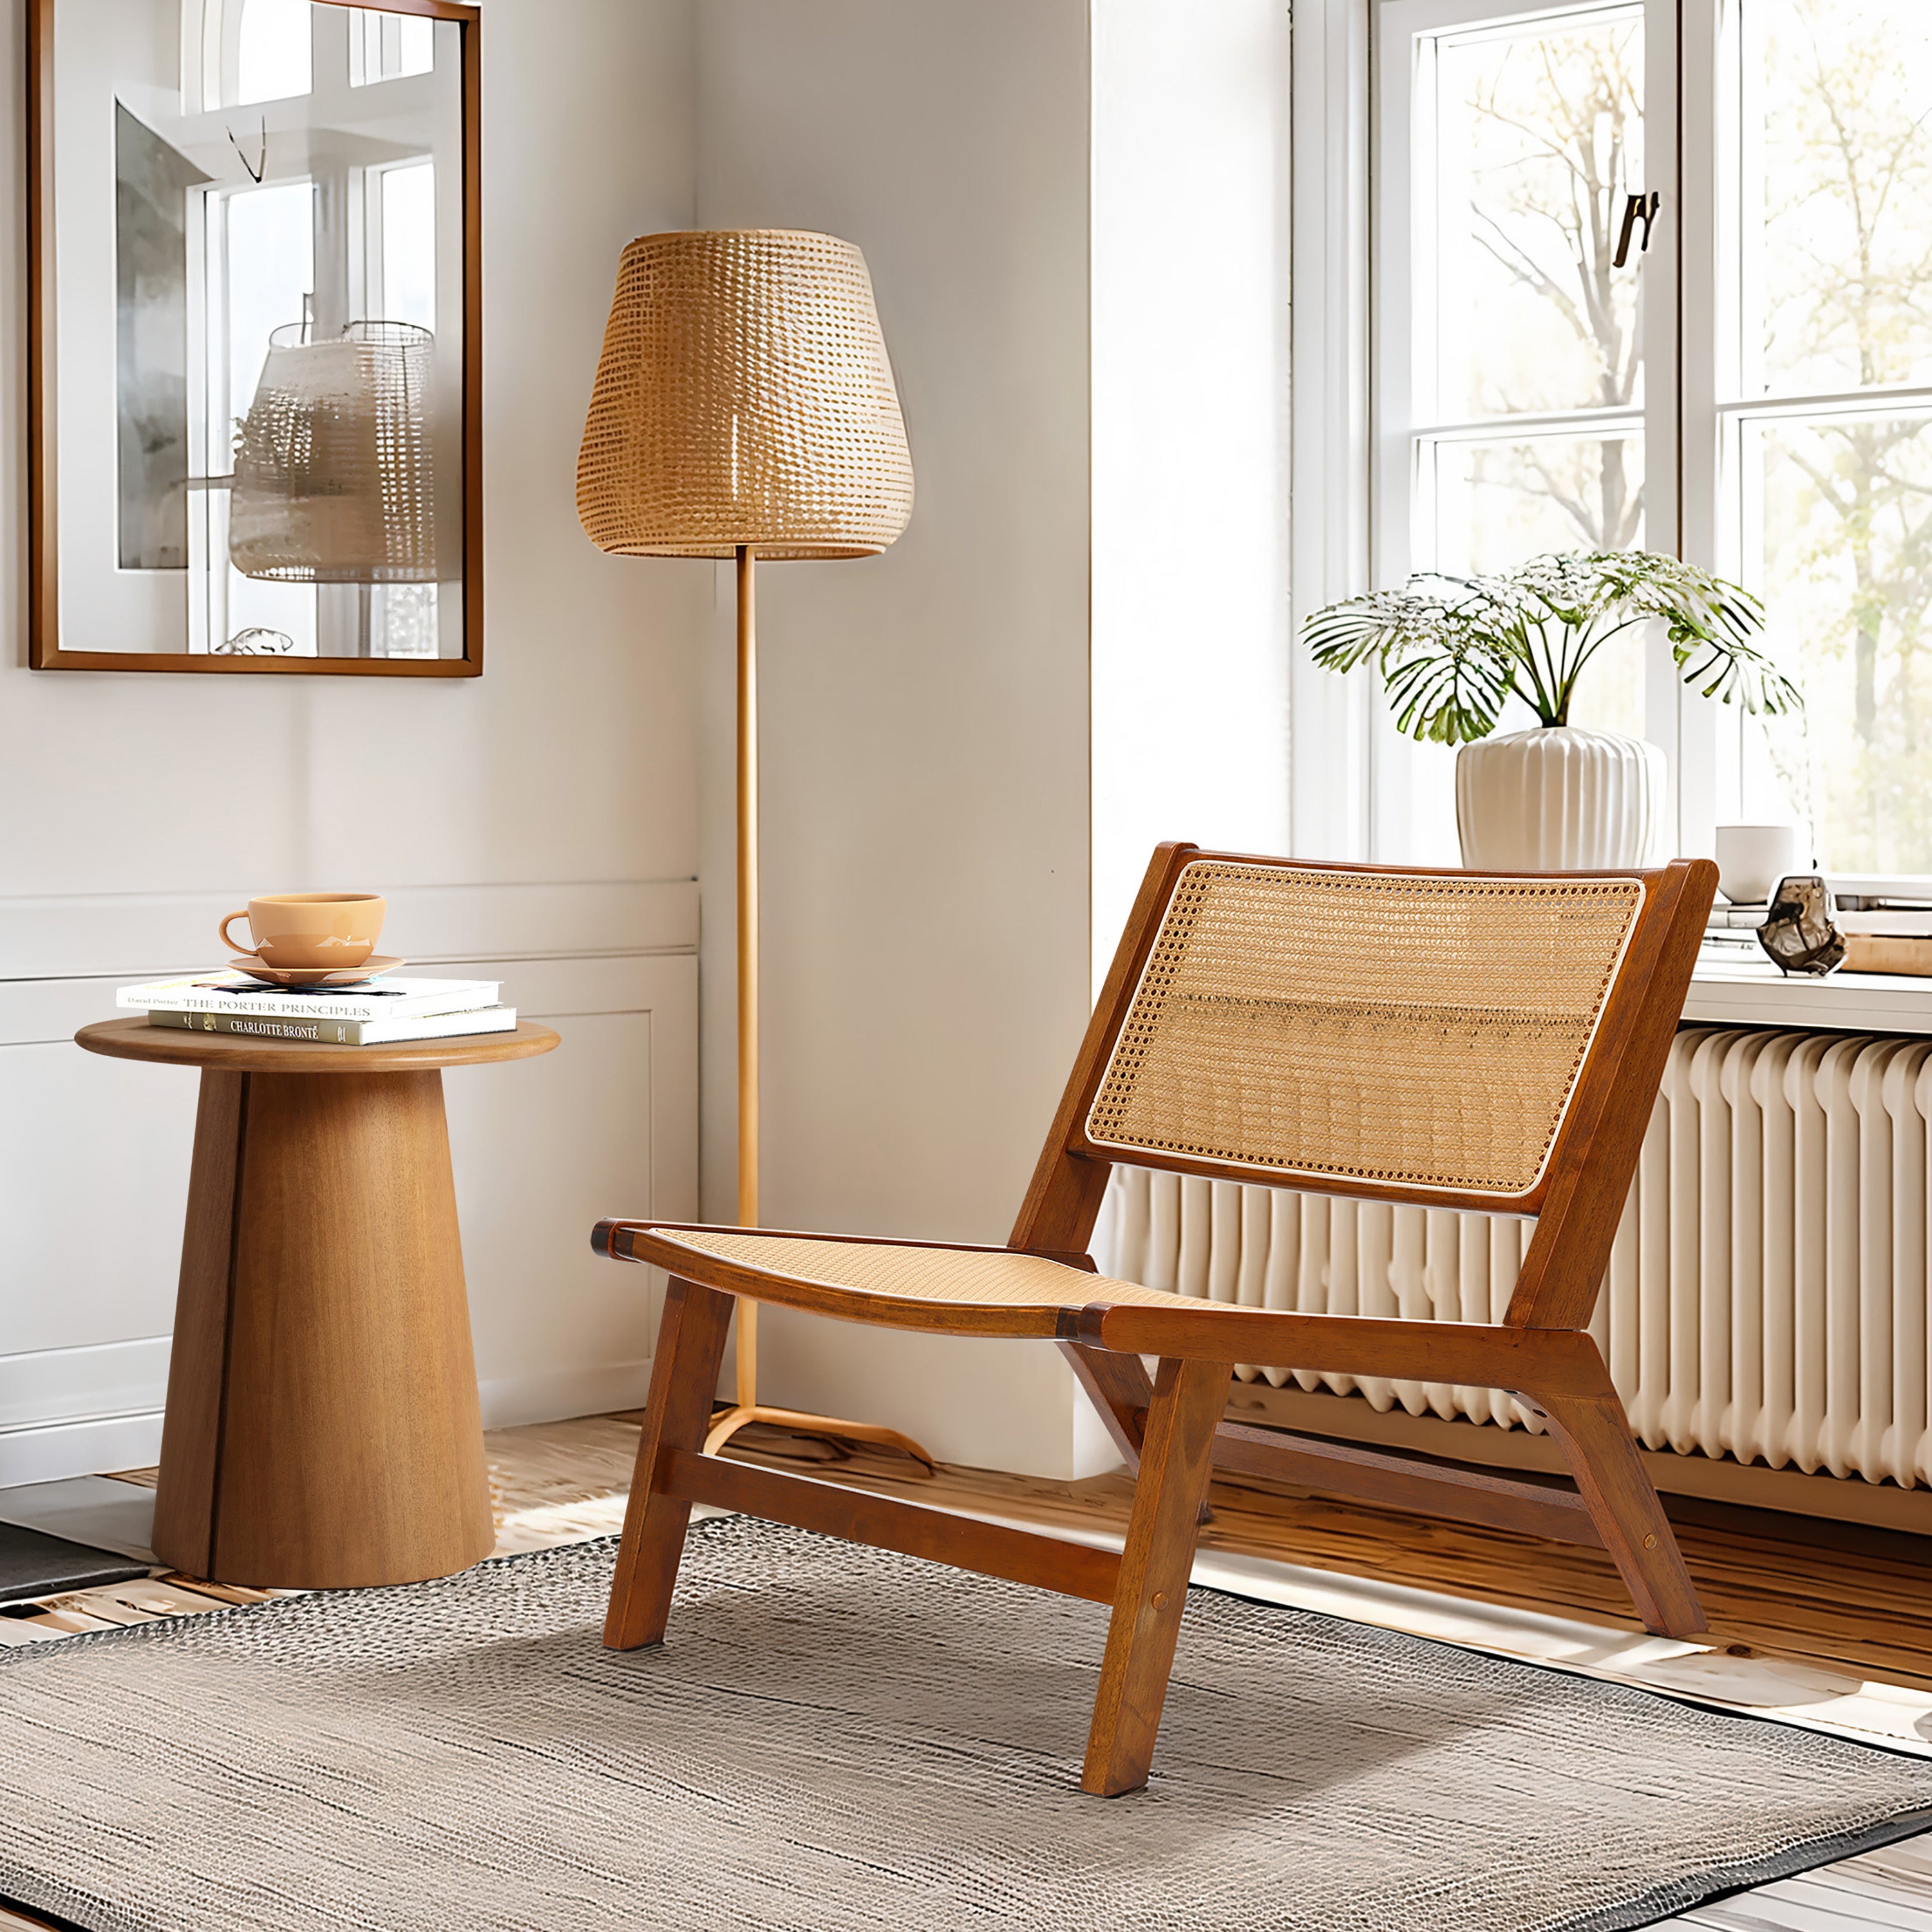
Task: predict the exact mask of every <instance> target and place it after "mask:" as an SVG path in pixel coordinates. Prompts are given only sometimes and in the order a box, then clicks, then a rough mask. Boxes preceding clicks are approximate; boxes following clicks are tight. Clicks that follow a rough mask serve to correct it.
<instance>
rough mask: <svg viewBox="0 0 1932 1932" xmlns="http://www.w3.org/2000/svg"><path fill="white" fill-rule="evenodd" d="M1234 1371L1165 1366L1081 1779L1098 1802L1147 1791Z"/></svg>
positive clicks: (1222, 1365) (1219, 1365) (1202, 1365)
mask: <svg viewBox="0 0 1932 1932" xmlns="http://www.w3.org/2000/svg"><path fill="white" fill-rule="evenodd" d="M1232 1373H1233V1371H1232V1368H1231V1367H1230V1365H1229V1364H1227V1363H1226V1362H1193V1361H1175V1360H1165V1361H1163V1362H1162V1364H1161V1365H1160V1375H1159V1376H1158V1377H1157V1379H1156V1381H1155V1383H1154V1401H1153V1404H1152V1406H1151V1408H1150V1409H1149V1410H1148V1421H1147V1433H1146V1436H1145V1438H1144V1439H1143V1440H1142V1445H1141V1466H1140V1479H1139V1482H1138V1483H1137V1484H1136V1486H1135V1489H1134V1508H1133V1516H1132V1517H1131V1518H1130V1520H1129V1521H1128V1524H1127V1548H1126V1550H1124V1552H1123V1553H1122V1554H1121V1575H1120V1584H1119V1587H1118V1589H1117V1591H1116V1592H1115V1597H1114V1615H1113V1619H1112V1622H1111V1623H1110V1624H1109V1626H1108V1629H1107V1655H1106V1661H1104V1662H1103V1664H1102V1665H1101V1667H1100V1694H1099V1696H1098V1697H1097V1698H1096V1699H1095V1700H1094V1727H1093V1730H1092V1731H1091V1733H1089V1734H1088V1740H1087V1763H1086V1768H1085V1771H1084V1772H1082V1775H1081V1779H1080V1786H1081V1789H1082V1790H1084V1791H1091V1792H1093V1793H1095V1794H1096V1795H1097V1796H1100V1797H1103V1798H1118V1796H1120V1795H1121V1793H1123V1792H1127V1791H1138V1790H1139V1789H1140V1788H1141V1787H1142V1785H1144V1784H1146V1782H1147V1779H1148V1765H1149V1763H1151V1761H1152V1760H1153V1757H1154V1739H1155V1737H1156V1736H1157V1734H1158V1733H1159V1731H1160V1711H1161V1706H1162V1704H1163V1703H1164V1702H1165V1701H1166V1697H1167V1679H1168V1674H1169V1672H1170V1671H1171V1670H1172V1669H1173V1667H1174V1646H1175V1639H1176V1638H1177V1637H1178V1636H1179V1635H1180V1634H1181V1615H1182V1613H1183V1612H1184V1610H1186V1608H1187V1578H1188V1574H1189V1572H1190V1571H1191V1570H1192V1569H1193V1565H1194V1537H1195V1528H1196V1518H1197V1517H1198V1516H1199V1513H1200V1508H1201V1504H1202V1499H1203V1498H1204V1497H1205V1496H1206V1494H1207V1493H1208V1476H1209V1474H1210V1472H1211V1470H1212V1469H1213V1466H1214V1432H1215V1430H1217V1428H1218V1427H1220V1421H1221V1416H1222V1413H1223V1410H1224V1409H1226V1407H1227V1403H1228V1381H1229V1376H1231V1374H1232Z"/></svg>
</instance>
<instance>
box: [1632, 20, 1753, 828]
mask: <svg viewBox="0 0 1932 1932" xmlns="http://www.w3.org/2000/svg"><path fill="white" fill-rule="evenodd" d="M1722 4H1723V0H1652V5H1653V7H1668V9H1669V10H1670V13H1671V14H1672V15H1673V16H1674V17H1673V19H1672V20H1670V28H1669V33H1668V36H1667V37H1666V35H1665V34H1664V33H1662V32H1660V33H1659V34H1658V54H1659V55H1660V57H1661V58H1660V61H1659V63H1658V64H1659V65H1664V66H1666V67H1667V75H1661V74H1656V73H1655V69H1654V70H1653V74H1654V78H1653V83H1652V84H1653V85H1657V84H1658V83H1660V82H1663V83H1664V84H1667V86H1669V88H1670V116H1669V126H1670V130H1671V134H1672V136H1673V143H1674V145H1675V147H1676V154H1675V157H1674V160H1675V164H1676V178H1677V192H1676V208H1677V219H1676V222H1675V223H1673V231H1674V238H1675V240H1676V248H1674V249H1673V251H1671V255H1672V258H1673V263H1672V266H1673V279H1674V281H1675V282H1676V289H1675V291H1674V294H1675V300H1674V301H1673V302H1672V304H1671V305H1670V312H1669V314H1667V316H1664V317H1660V318H1659V320H1658V332H1657V335H1655V336H1654V337H1653V338H1652V340H1653V341H1654V342H1655V353H1654V355H1653V356H1652V360H1651V364H1650V374H1651V375H1652V378H1653V380H1655V382H1656V388H1655V390H1654V391H1653V392H1652V395H1653V399H1654V400H1653V409H1655V407H1657V403H1658V401H1659V400H1661V398H1663V397H1664V395H1665V393H1666V392H1667V390H1669V391H1670V392H1673V393H1672V394H1671V395H1670V412H1671V420H1670V422H1669V423H1668V424H1664V423H1661V422H1660V423H1659V424H1658V430H1657V433H1658V434H1659V435H1660V437H1667V438H1668V440H1669V443H1670V445H1671V446H1674V451H1675V461H1674V462H1673V463H1671V464H1670V466H1669V467H1670V481H1671V489H1672V495H1673V498H1674V499H1675V500H1674V502H1673V505H1672V508H1673V512H1674V514H1673V516H1672V517H1671V519H1670V522H1669V523H1662V522H1660V523H1658V525H1655V526H1653V527H1654V528H1655V529H1656V532H1657V538H1656V547H1658V548H1659V549H1667V548H1675V549H1676V552H1677V553H1678V554H1679V556H1682V557H1684V558H1685V559H1686V560H1687V561H1688V562H1692V563H1696V564H1700V565H1703V567H1704V568H1706V569H1715V568H1717V567H1718V562H1719V557H1720V553H1721V548H1722V538H1721V529H1720V526H1719V518H1718V490H1719V488H1720V487H1721V480H1720V479H1721V474H1722V472H1723V465H1722V463H1721V449H1720V446H1719V442H1718V428H1719V425H1718V411H1717V402H1718V377H1719V368H1718V362H1719V348H1720V342H1719V332H1720V328H1721V320H1720V319H1721V316H1722V315H1723V314H1724V313H1725V310H1724V300H1725V290H1724V278H1723V277H1721V275H1720V274H1719V272H1718V262H1719V251H1720V249H1721V247H1722V246H1723V245H1724V237H1723V236H1721V234H1720V233H1719V226H1718V194H1719V190H1720V181H1721V178H1722V176H1723V175H1724V172H1725V161H1724V154H1725V143H1726V142H1727V140H1728V139H1730V138H1731V130H1727V129H1726V128H1724V127H1722V126H1721V124H1720V121H1719V117H1718V94H1719V92H1720V90H1719V89H1718V83H1717V62H1718V50H1719V43H1720V33H1721V19H1720V12H1721V6H1722ZM1659 25H1660V26H1662V25H1663V23H1662V22H1660V23H1659ZM1668 192H1669V191H1668V190H1666V193H1667V195H1668ZM1659 306H1660V307H1661V306H1662V305H1659ZM1662 467H1663V466H1662V465H1660V468H1662ZM1673 530H1674V533H1675V542H1674V544H1673V541H1672V540H1671V532H1673ZM1659 628H1660V631H1661V627H1659ZM1651 652H1652V661H1651V676H1650V678H1649V685H1650V691H1651V699H1650V705H1649V712H1650V717H1651V721H1652V732H1653V735H1655V736H1657V737H1658V739H1659V742H1661V743H1663V744H1664V745H1665V746H1666V748H1667V749H1669V750H1670V751H1672V752H1673V756H1672V757H1671V760H1670V763H1671V769H1672V779H1673V791H1674V793H1675V799H1674V804H1675V807H1676V829H1677V847H1676V849H1677V850H1679V852H1709V851H1710V850H1712V845H1713V841H1714V839H1715V834H1716V827H1717V825H1718V821H1719V820H1720V819H1729V818H1732V817H1735V816H1736V811H1737V802H1736V790H1737V730H1738V719H1737V713H1736V711H1735V710H1734V709H1732V710H1727V709H1726V708H1725V707H1724V706H1721V705H1719V704H1718V703H1715V702H1713V701H1712V700H1710V699H1708V698H1703V697H1697V696H1696V695H1695V694H1694V693H1692V692H1691V691H1688V690H1687V689H1686V688H1685V686H1684V685H1683V682H1682V680H1681V679H1679V676H1678V675H1677V671H1676V666H1675V664H1673V661H1672V660H1671V655H1670V643H1669V640H1667V638H1665V637H1663V636H1662V635H1661V634H1659V635H1658V636H1657V637H1655V638H1654V639H1653V640H1652V644H1651ZM1667 733H1670V735H1669V736H1667V735H1666V734H1667ZM1673 736H1674V739H1675V743H1674V745H1673V742H1672V739H1673Z"/></svg>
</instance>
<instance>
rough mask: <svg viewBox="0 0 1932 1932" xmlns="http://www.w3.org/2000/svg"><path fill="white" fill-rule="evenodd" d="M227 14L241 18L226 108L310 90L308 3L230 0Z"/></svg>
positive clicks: (311, 58) (311, 56)
mask: <svg viewBox="0 0 1932 1932" xmlns="http://www.w3.org/2000/svg"><path fill="white" fill-rule="evenodd" d="M226 11H227V12H228V13H233V14H236V15H239V19H238V20H236V23H235V86H234V90H233V92H232V93H231V92H226V91H224V92H223V95H222V96H221V98H222V100H223V103H224V104H226V105H227V106H229V107H251V106H253V105H254V104H255V103H256V102H257V101H287V100H289V99H290V98H293V97H294V96H296V95H303V94H307V93H309V92H311V91H312V89H314V84H315V81H314V23H313V22H312V21H311V19H310V7H309V0H228V4H227V7H226ZM427 24H428V23H425V25H427ZM225 25H226V23H224V26H225ZM224 37H225V35H224Z"/></svg>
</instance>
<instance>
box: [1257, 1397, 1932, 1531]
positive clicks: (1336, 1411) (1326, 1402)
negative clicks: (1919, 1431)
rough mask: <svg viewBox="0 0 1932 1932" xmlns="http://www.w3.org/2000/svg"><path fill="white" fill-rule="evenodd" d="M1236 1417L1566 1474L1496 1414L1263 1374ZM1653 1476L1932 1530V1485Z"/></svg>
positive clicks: (1710, 1470) (1547, 1447)
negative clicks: (1428, 1408) (1387, 1404)
mask: <svg viewBox="0 0 1932 1932" xmlns="http://www.w3.org/2000/svg"><path fill="white" fill-rule="evenodd" d="M1228 1415H1229V1418H1230V1420H1232V1421H1237V1422H1259V1423H1266V1424H1273V1425H1274V1427H1277V1428H1281V1429H1295V1430H1301V1431H1302V1432H1303V1433H1304V1434H1307V1435H1310V1436H1331V1437H1334V1438H1335V1439H1338V1440H1340V1441H1342V1442H1368V1443H1374V1444H1378V1445H1382V1446H1383V1447H1385V1448H1399V1449H1412V1450H1415V1451H1419V1452H1421V1454H1424V1455H1429V1456H1441V1457H1446V1458H1447V1459H1448V1460H1451V1461H1452V1462H1457V1463H1482V1464H1485V1465H1487V1466H1488V1467H1490V1468H1491V1469H1535V1470H1541V1471H1544V1472H1547V1473H1552V1474H1557V1475H1561V1474H1563V1473H1565V1463H1564V1461H1563V1456H1562V1451H1560V1450H1559V1449H1558V1448H1557V1446H1556V1444H1555V1443H1554V1442H1551V1441H1550V1439H1549V1438H1548V1437H1547V1436H1532V1434H1530V1433H1529V1431H1528V1430H1522V1429H1499V1428H1498V1427H1496V1425H1495V1424H1493V1423H1486V1422H1481V1423H1479V1422H1467V1421H1460V1420H1458V1421H1444V1419H1443V1418H1442V1417H1440V1416H1436V1415H1410V1414H1409V1412H1408V1411H1407V1410H1406V1409H1391V1410H1390V1411H1388V1412H1387V1413H1386V1414H1379V1413H1378V1412H1376V1409H1373V1408H1372V1407H1371V1406H1370V1404H1369V1403H1367V1401H1366V1400H1364V1398H1363V1397H1361V1396H1358V1395H1332V1394H1329V1393H1328V1391H1325V1390H1308V1389H1300V1388H1279V1389H1278V1388H1270V1387H1269V1386H1268V1384H1267V1383H1266V1382H1237V1383H1236V1384H1235V1388H1234V1393H1233V1394H1232V1395H1231V1396H1230V1397H1229V1399H1228ZM1640 1453H1641V1454H1642V1455H1643V1462H1644V1467H1645V1468H1646V1469H1647V1470H1648V1471H1649V1475H1650V1479H1651V1481H1652V1482H1653V1483H1655V1484H1656V1485H1657V1487H1658V1490H1660V1491H1661V1492H1662V1493H1664V1495H1666V1496H1695V1497H1697V1498H1699V1499H1701V1500H1703V1501H1705V1502H1719V1503H1731V1504H1735V1505H1739V1506H1740V1507H1742V1508H1749V1509H1761V1510H1780V1511H1784V1512H1785V1513H1786V1514H1789V1515H1793V1516H1808V1517H1820V1518H1821V1519H1823V1520H1826V1521H1827V1522H1832V1523H1860V1524H1863V1525H1864V1526H1867V1528H1870V1529H1890V1530H1899V1531H1903V1532H1906V1533H1908V1534H1909V1535H1916V1536H1932V1490H1901V1489H1899V1488H1897V1487H1895V1486H1894V1485H1893V1484H1890V1483H1867V1482H1866V1481H1864V1479H1863V1478H1860V1477H1856V1476H1850V1477H1840V1476H1832V1475H1806V1474H1805V1472H1804V1471H1803V1470H1802V1469H1766V1468H1764V1467H1763V1466H1761V1465H1760V1464H1757V1463H1733V1462H1731V1461H1730V1460H1726V1459H1722V1458H1719V1457H1711V1456H1679V1455H1677V1454H1674V1453H1673V1452H1672V1451H1669V1450H1655V1449H1646V1450H1643V1451H1641V1452H1640Z"/></svg>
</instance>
